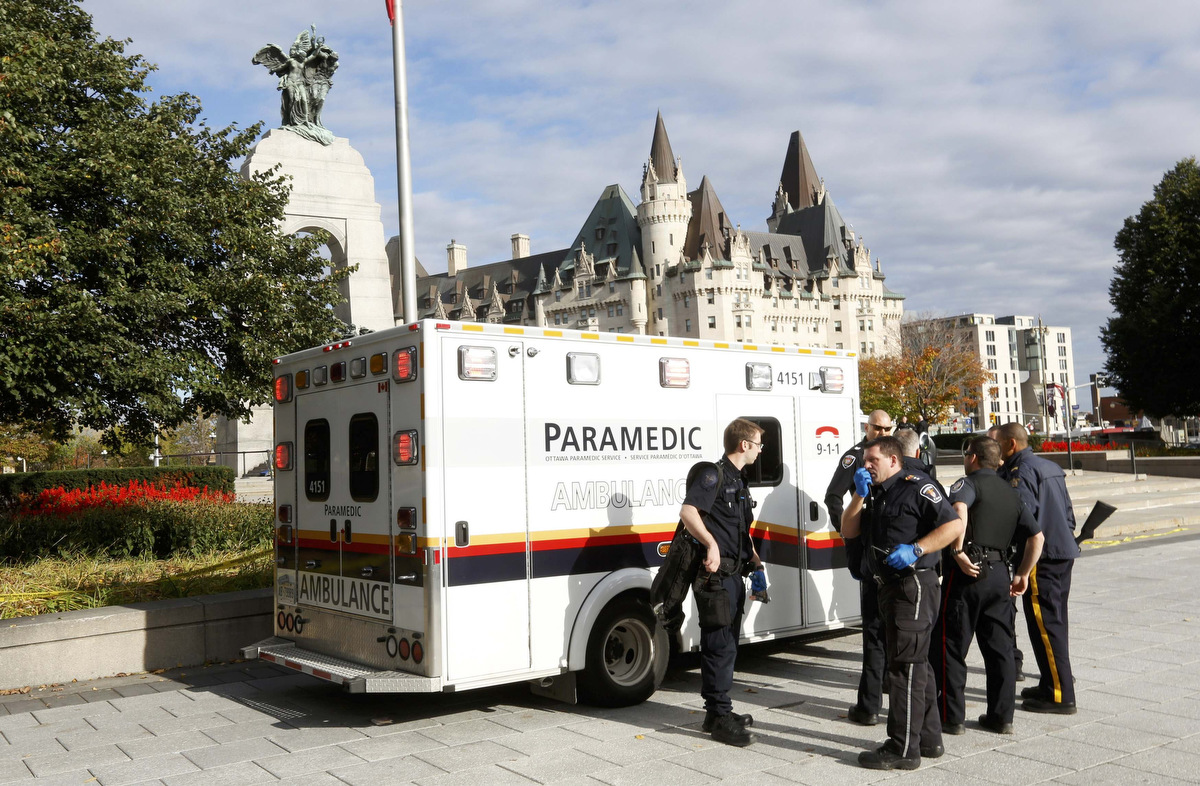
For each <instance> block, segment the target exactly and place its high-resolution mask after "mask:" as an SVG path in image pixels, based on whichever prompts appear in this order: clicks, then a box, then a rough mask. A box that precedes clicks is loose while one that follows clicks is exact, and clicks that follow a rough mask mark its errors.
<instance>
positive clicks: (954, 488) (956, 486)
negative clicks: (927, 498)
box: [950, 478, 967, 494]
mask: <svg viewBox="0 0 1200 786" xmlns="http://www.w3.org/2000/svg"><path fill="white" fill-rule="evenodd" d="M966 482H967V479H966V478H959V479H958V480H956V481H954V485H953V486H951V487H950V493H951V494H957V493H958V491H959V489H961V488H962V487H963V486H964V485H965V484H966Z"/></svg>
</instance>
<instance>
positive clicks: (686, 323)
mask: <svg viewBox="0 0 1200 786" xmlns="http://www.w3.org/2000/svg"><path fill="white" fill-rule="evenodd" d="M683 330H684V332H685V333H691V332H692V320H690V319H685V320H683Z"/></svg>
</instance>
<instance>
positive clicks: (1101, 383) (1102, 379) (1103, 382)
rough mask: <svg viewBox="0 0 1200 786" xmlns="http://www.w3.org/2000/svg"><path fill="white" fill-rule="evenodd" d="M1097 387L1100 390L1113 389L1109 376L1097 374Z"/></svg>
mask: <svg viewBox="0 0 1200 786" xmlns="http://www.w3.org/2000/svg"><path fill="white" fill-rule="evenodd" d="M1096 387H1098V388H1107V387H1112V385H1111V384H1110V381H1109V378H1108V374H1096Z"/></svg>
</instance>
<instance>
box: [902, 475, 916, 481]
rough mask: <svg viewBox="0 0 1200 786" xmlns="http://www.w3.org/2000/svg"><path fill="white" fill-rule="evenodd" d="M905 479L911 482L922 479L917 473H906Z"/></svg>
mask: <svg viewBox="0 0 1200 786" xmlns="http://www.w3.org/2000/svg"><path fill="white" fill-rule="evenodd" d="M904 479H905V480H907V481H908V482H909V483H913V482H915V481H918V480H920V478H918V477H917V476H916V475H905V476H904Z"/></svg>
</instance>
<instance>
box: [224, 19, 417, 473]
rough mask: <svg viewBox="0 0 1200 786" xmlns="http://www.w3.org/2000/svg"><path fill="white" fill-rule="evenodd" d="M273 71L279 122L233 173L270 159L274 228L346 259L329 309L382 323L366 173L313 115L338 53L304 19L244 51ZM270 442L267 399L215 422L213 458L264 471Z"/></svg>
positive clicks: (387, 316)
mask: <svg viewBox="0 0 1200 786" xmlns="http://www.w3.org/2000/svg"><path fill="white" fill-rule="evenodd" d="M251 64H252V65H262V66H264V67H266V68H267V69H268V70H269V71H270V72H271V74H273V75H275V76H277V77H278V80H279V81H278V83H277V85H276V87H277V89H278V90H279V92H280V125H279V127H278V128H274V129H271V130H270V131H268V132H267V133H266V134H264V135H263V137H262V139H260V140H259V141H258V143H257V144H256V145H255V146H254V148H253V149H252V150H251V151H250V155H248V156H247V157H246V161H245V163H243V164H242V168H241V174H242V177H245V178H251V177H253V176H254V175H255V174H257V173H261V172H267V171H269V170H271V169H273V168H275V167H278V171H279V173H280V174H282V175H284V176H286V177H288V178H289V179H290V181H291V187H292V192H291V196H290V199H289V202H288V208H287V213H286V216H285V220H284V223H283V225H282V226H280V228H279V229H280V231H281V232H283V233H285V234H296V233H302V232H312V231H314V230H324V231H325V232H326V233H327V234H328V238H329V240H328V250H329V265H330V267H331V268H334V269H338V268H342V267H351V268H353V272H352V273H351V274H350V276H349V277H348V278H346V279H345V280H344V281H343V282H342V284H341V287H342V291H341V294H342V301H341V303H340V304H339V305H338V307H337V309H336V313H337V315H338V317H339V318H341V319H342V321H344V322H346V323H347V324H350V325H353V326H354V327H355V328H356V329H363V328H366V329H369V330H383V329H384V328H390V327H393V326H394V325H395V324H396V317H395V314H396V313H397V312H398V311H399V305H398V304H399V303H400V302H401V300H400V285H401V277H400V271H399V268H398V264H399V263H398V261H397V262H396V265H397V268H396V269H395V270H393V269H391V268H390V267H389V262H388V255H387V251H386V248H387V241H386V240H385V238H384V232H383V222H382V220H381V218H380V216H381V212H382V211H381V208H380V206H379V203H378V202H376V201H375V180H374V178H373V177H372V176H371V172H370V170H369V169H367V166H366V164H365V163H364V161H363V157H362V155H361V154H359V152H358V151H357V150H355V149H354V148H353V147H351V145H350V140H349V139H346V138H344V137H338V136H335V135H334V134H333V133H332V132H331V131H329V130H328V129H327V128H325V126H324V124H323V122H322V118H321V115H322V110H323V109H324V106H325V98H326V96H327V95H328V94H329V91H330V88H331V87H332V86H333V74H334V72H335V71H336V70H337V67H338V54H337V52H335V51H333V50H332V49H330V48H329V46H327V45H326V43H325V39H324V37H319V36H318V35H317V30H316V27H315V26H313V27H310V28H309V29H308V30H305V31H303V32H301V33H300V35H298V36H296V40H295V41H294V42H293V43H292V46H291V48H290V49H289V50H288V52H286V53H285V52H284V51H283V49H281V48H280V47H279V46H277V45H275V44H268V45H266V46H264V47H263V48H261V49H259V50H258V52H257V53H256V54H255V55H254V57H253V58H252V60H251ZM272 448H273V434H272V423H271V408H270V407H269V406H265V407H258V408H255V410H254V412H253V415H252V416H251V419H250V422H248V423H243V422H240V421H233V420H227V419H224V418H222V419H221V420H220V422H219V424H218V426H217V445H216V450H217V452H218V454H219V456H220V463H221V464H224V465H226V466H229V467H232V468H233V470H234V471H235V472H236V473H237V474H238V475H245V474H251V473H259V472H263V473H265V472H266V471H267V470H268V468H269V462H268V459H269V456H270V452H271V449H272Z"/></svg>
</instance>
